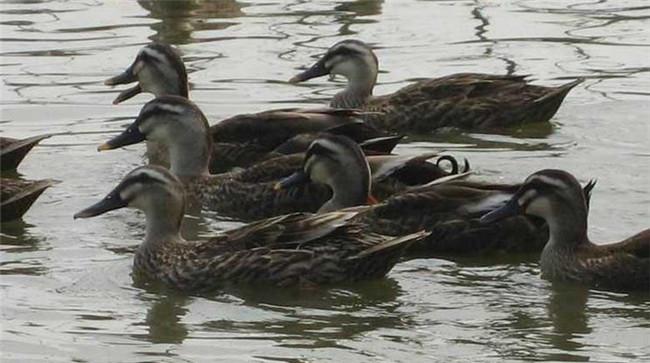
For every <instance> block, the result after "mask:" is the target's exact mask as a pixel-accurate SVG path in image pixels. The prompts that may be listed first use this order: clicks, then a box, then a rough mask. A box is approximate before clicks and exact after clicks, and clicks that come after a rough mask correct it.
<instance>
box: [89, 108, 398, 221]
mask: <svg viewBox="0 0 650 363" xmlns="http://www.w3.org/2000/svg"><path fill="white" fill-rule="evenodd" d="M145 140H146V141H153V142H155V143H158V144H160V145H164V146H165V147H166V148H167V149H168V150H169V160H170V170H171V172H172V173H173V174H174V175H176V176H177V177H178V178H179V179H180V180H181V181H182V182H183V183H184V184H185V186H186V189H187V191H188V193H189V195H190V196H191V197H192V200H193V201H194V202H196V203H198V204H199V205H202V206H203V208H204V209H207V210H212V211H216V212H218V213H219V214H220V215H221V216H223V217H229V218H235V219H240V220H248V221H250V220H254V219H261V218H267V217H272V216H277V215H282V214H287V213H291V212H313V211H316V210H317V209H318V208H319V207H320V206H321V205H322V204H323V203H325V202H326V201H328V200H329V199H330V198H331V197H332V192H331V189H330V188H329V187H328V186H327V185H323V184H314V183H307V184H305V185H301V186H299V187H297V188H294V189H292V190H286V191H281V192H278V191H276V190H275V189H274V185H275V183H274V181H277V178H280V177H283V176H286V175H289V174H291V173H292V172H293V171H294V170H295V169H296V168H299V167H300V165H301V161H302V156H301V155H300V154H298V155H286V156H283V157H282V158H276V159H271V160H268V161H266V162H265V163H264V164H263V165H262V166H260V165H255V166H253V167H251V168H247V169H245V170H242V171H237V172H229V173H221V174H216V175H215V174H211V173H210V171H209V168H208V164H209V155H211V147H212V138H211V137H210V134H209V126H208V123H207V120H206V118H205V115H203V113H202V112H201V110H200V109H199V107H198V106H196V105H195V104H194V103H193V102H192V101H190V100H188V99H187V98H184V97H180V96H161V97H157V98H155V99H154V100H152V101H149V102H148V103H147V104H145V105H144V107H143V108H142V110H141V111H140V114H139V115H138V117H137V118H136V119H135V121H134V122H133V123H132V124H131V125H130V126H128V127H127V128H126V129H125V130H124V131H123V132H122V133H121V134H119V135H117V136H115V137H113V138H112V139H110V140H108V141H107V142H105V143H104V144H102V145H100V146H99V147H98V150H99V151H104V150H111V149H116V148H121V147H124V146H127V145H133V144H136V143H140V142H143V141H145ZM350 142H352V141H350ZM396 164H398V165H397V166H396V167H388V168H384V171H382V177H383V176H384V175H389V174H390V173H391V172H392V170H397V169H399V163H396ZM385 169H388V170H385ZM358 172H359V171H357V170H341V171H340V173H341V174H342V175H347V174H348V173H358ZM354 177H356V176H349V178H354Z"/></svg>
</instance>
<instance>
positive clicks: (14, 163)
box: [0, 134, 52, 171]
mask: <svg viewBox="0 0 650 363" xmlns="http://www.w3.org/2000/svg"><path fill="white" fill-rule="evenodd" d="M50 136H52V135H49V134H45V135H38V136H32V137H28V138H26V139H12V138H10V137H0V170H2V171H7V170H14V169H16V168H17V167H18V164H20V162H21V161H23V159H24V158H25V156H26V155H27V153H28V152H29V151H30V150H31V149H32V148H33V147H34V146H36V145H37V144H38V143H39V142H41V141H42V140H44V139H47V138H48V137H50Z"/></svg>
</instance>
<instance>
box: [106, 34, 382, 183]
mask: <svg viewBox="0 0 650 363" xmlns="http://www.w3.org/2000/svg"><path fill="white" fill-rule="evenodd" d="M133 82H137V84H136V85H135V86H133V87H131V88H128V89H126V90H124V91H122V92H120V93H119V94H118V96H117V97H116V98H115V100H114V101H113V103H114V104H118V103H121V102H124V101H126V100H128V99H130V98H132V97H134V96H135V95H137V94H139V93H141V92H146V93H151V94H153V95H154V96H156V97H158V96H163V95H175V96H180V97H184V98H189V87H188V81H187V71H186V68H185V65H184V63H183V60H182V59H181V57H180V56H179V54H178V51H177V50H176V49H175V48H173V47H171V46H170V45H168V44H164V43H151V44H147V45H146V46H144V47H143V48H142V49H141V50H140V51H139V52H138V54H137V56H136V58H135V60H134V61H133V63H132V64H131V65H130V66H129V67H128V68H127V69H126V70H124V71H123V72H122V73H121V74H119V75H117V76H114V77H111V78H109V79H107V80H105V81H104V84H105V85H108V86H115V85H121V84H129V83H133ZM361 116H362V113H361V112H359V111H358V110H351V109H333V108H329V107H321V108H313V109H300V108H285V109H276V110H268V111H263V112H257V113H247V114H240V115H235V116H233V117H230V118H227V119H225V120H221V121H219V122H217V123H216V124H214V125H212V126H211V127H210V134H211V135H212V138H213V141H214V144H213V150H214V154H213V156H212V161H211V163H210V171H211V172H213V173H221V172H226V171H230V170H232V169H233V168H236V167H247V166H251V165H253V164H255V163H256V162H258V161H261V160H265V159H268V158H271V157H274V156H277V155H276V154H273V153H272V151H273V150H274V149H275V148H278V147H280V146H281V145H282V144H283V143H284V142H286V141H287V140H289V139H291V138H292V137H294V136H296V135H300V134H305V133H317V132H321V131H328V132H332V133H341V134H345V135H347V136H350V137H352V138H353V139H355V140H356V141H357V142H360V141H363V140H367V139H370V138H377V137H382V136H388V135H387V134H386V133H384V132H382V131H379V130H376V129H374V128H372V127H370V126H368V125H367V124H365V123H364V122H362V120H361ZM300 151H304V149H303V150H300ZM165 155H167V152H166V151H165V150H164V148H163V147H161V146H160V145H156V144H152V143H150V142H148V143H147V156H148V157H149V159H150V160H152V161H153V162H154V163H155V164H159V165H163V166H168V164H169V160H166V159H165Z"/></svg>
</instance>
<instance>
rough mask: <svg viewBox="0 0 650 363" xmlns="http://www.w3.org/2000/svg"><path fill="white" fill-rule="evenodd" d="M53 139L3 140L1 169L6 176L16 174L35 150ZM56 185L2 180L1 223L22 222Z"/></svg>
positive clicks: (30, 181)
mask: <svg viewBox="0 0 650 363" xmlns="http://www.w3.org/2000/svg"><path fill="white" fill-rule="evenodd" d="M50 136H51V135H38V136H32V137H28V138H25V139H14V138H9V137H0V168H1V170H2V171H3V172H6V171H11V170H15V169H16V168H17V167H18V165H19V164H20V163H21V162H22V161H23V159H24V158H25V156H27V154H28V153H29V151H30V150H32V148H33V147H34V146H36V145H37V144H38V143H39V142H41V141H42V140H44V139H47V138H48V137H50ZM55 183H56V182H55V181H54V180H47V179H46V180H23V179H14V178H6V177H3V178H0V205H1V209H0V222H1V223H4V222H10V221H13V220H16V219H20V218H21V217H22V216H23V215H24V214H25V213H26V212H27V210H29V208H30V207H31V206H32V204H34V202H35V201H36V199H38V197H39V196H40V195H41V194H42V193H43V192H44V191H45V189H47V188H49V187H51V186H52V185H53V184H55Z"/></svg>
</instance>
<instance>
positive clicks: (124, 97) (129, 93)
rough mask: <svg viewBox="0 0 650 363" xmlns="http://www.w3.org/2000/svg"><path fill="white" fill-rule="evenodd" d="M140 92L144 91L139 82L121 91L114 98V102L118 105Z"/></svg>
mask: <svg viewBox="0 0 650 363" xmlns="http://www.w3.org/2000/svg"><path fill="white" fill-rule="evenodd" d="M138 93H142V87H140V85H139V84H136V85H135V86H133V87H131V88H129V89H126V90H124V91H122V92H120V94H119V95H117V97H115V99H114V100H113V104H114V105H117V104H118V103H121V102H124V101H126V100H128V99H129V98H132V97H134V96H135V95H137V94H138Z"/></svg>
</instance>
